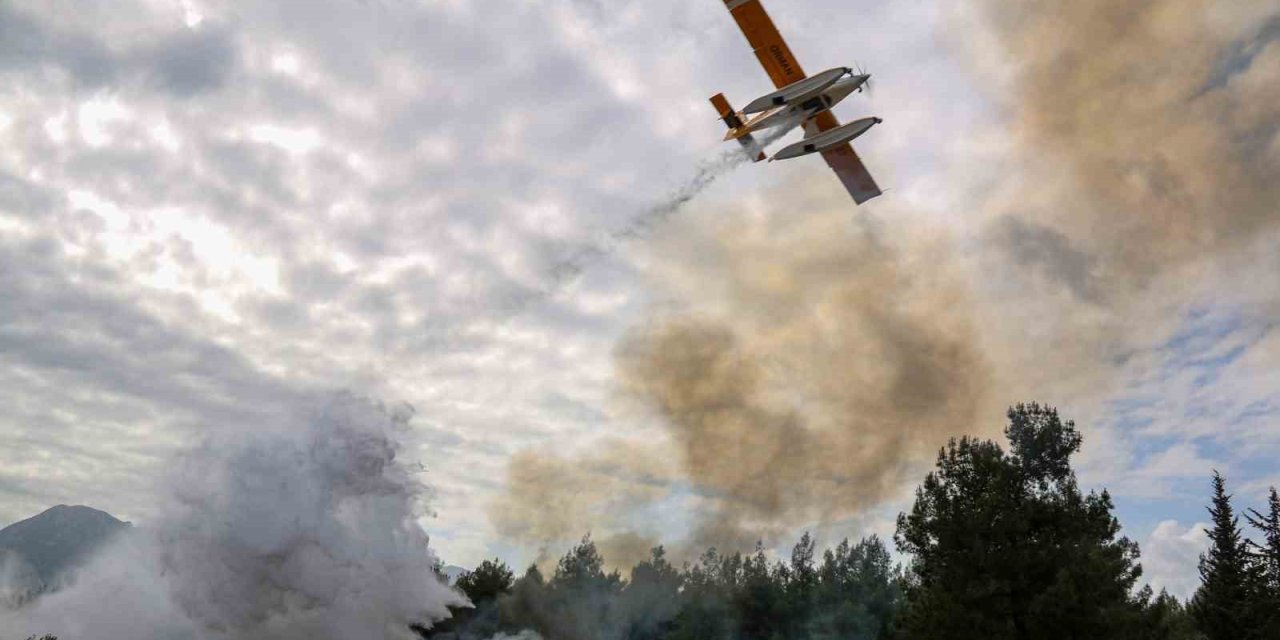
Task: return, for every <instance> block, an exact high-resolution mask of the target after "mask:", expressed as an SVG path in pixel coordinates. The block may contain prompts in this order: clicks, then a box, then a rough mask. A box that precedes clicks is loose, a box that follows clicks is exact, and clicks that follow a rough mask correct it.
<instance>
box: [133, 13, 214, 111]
mask: <svg viewBox="0 0 1280 640" xmlns="http://www.w3.org/2000/svg"><path fill="white" fill-rule="evenodd" d="M136 55H137V58H136V59H137V60H138V61H139V62H140V63H141V65H142V66H143V67H146V68H150V69H151V70H152V71H151V73H150V75H151V77H152V79H153V81H154V82H155V84H156V85H157V86H158V87H160V88H161V89H163V90H165V91H168V92H170V93H172V94H173V95H176V96H179V97H183V98H189V97H192V96H195V95H198V94H201V93H204V92H206V91H211V90H214V89H217V88H219V87H221V86H222V84H223V83H224V82H226V80H227V77H228V76H229V75H230V73H231V71H232V69H234V67H235V64H236V55H237V52H236V47H235V42H234V40H232V37H231V34H230V32H229V31H228V30H226V29H225V28H209V27H204V28H202V29H200V30H198V31H184V32H179V33H178V34H176V35H171V36H168V37H166V38H165V39H164V41H162V42H161V43H160V44H159V45H157V46H155V47H153V48H151V49H150V50H147V51H143V52H139V53H138V54H136Z"/></svg>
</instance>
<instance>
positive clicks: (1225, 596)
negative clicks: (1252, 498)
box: [1191, 471, 1262, 640]
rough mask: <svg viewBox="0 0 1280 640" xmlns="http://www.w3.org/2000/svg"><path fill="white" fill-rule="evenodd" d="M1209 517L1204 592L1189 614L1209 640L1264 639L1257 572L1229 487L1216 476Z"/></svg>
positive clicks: (1203, 556)
mask: <svg viewBox="0 0 1280 640" xmlns="http://www.w3.org/2000/svg"><path fill="white" fill-rule="evenodd" d="M1209 515H1210V516H1211V517H1212V519H1213V529H1211V530H1210V531H1209V542H1210V546H1209V550H1208V551H1207V552H1206V553H1203V554H1201V555H1200V589H1199V590H1197V591H1196V595H1195V597H1194V598H1193V599H1192V601H1191V613H1192V615H1193V616H1194V618H1195V620H1196V624H1197V626H1199V628H1200V632H1201V633H1203V634H1204V635H1205V637H1206V638H1208V640H1248V639H1250V638H1260V637H1262V636H1260V635H1259V631H1260V629H1258V622H1257V620H1256V617H1255V613H1256V609H1255V601H1256V598H1257V596H1258V587H1259V586H1260V584H1259V583H1260V579H1259V578H1260V576H1259V572H1258V570H1257V569H1258V567H1257V565H1256V564H1255V563H1254V562H1253V558H1252V557H1251V555H1250V553H1249V544H1248V541H1246V540H1245V538H1244V534H1243V533H1242V532H1241V531H1240V519H1239V518H1238V517H1237V516H1236V515H1235V511H1234V509H1232V507H1231V496H1230V495H1229V494H1228V493H1227V486H1226V481H1225V480H1223V478H1222V474H1220V473H1218V472H1217V471H1214V472H1213V504H1212V506H1210V507H1209Z"/></svg>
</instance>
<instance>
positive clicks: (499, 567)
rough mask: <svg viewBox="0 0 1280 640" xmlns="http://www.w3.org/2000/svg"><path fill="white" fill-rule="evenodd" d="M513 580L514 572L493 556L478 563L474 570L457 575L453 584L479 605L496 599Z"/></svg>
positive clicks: (508, 588)
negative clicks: (491, 558)
mask: <svg viewBox="0 0 1280 640" xmlns="http://www.w3.org/2000/svg"><path fill="white" fill-rule="evenodd" d="M513 582H515V574H513V573H512V572H511V569H509V568H508V567H507V564H506V563H505V562H503V561H501V560H499V559H497V558H494V559H493V560H485V561H484V562H482V563H480V566H478V567H476V568H475V570H474V571H468V572H466V573H463V574H462V575H460V576H458V580H457V582H455V583H454V585H453V586H454V587H456V588H457V589H458V590H459V591H461V592H462V593H464V594H466V596H467V599H468V600H470V601H471V603H472V604H474V605H477V606H479V605H480V603H482V602H488V601H492V600H497V599H498V596H500V595H502V594H504V593H507V592H508V591H510V590H511V585H512V583H513Z"/></svg>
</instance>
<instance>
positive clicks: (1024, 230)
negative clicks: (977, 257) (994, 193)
mask: <svg viewBox="0 0 1280 640" xmlns="http://www.w3.org/2000/svg"><path fill="white" fill-rule="evenodd" d="M990 233H991V236H992V238H993V240H994V241H995V242H996V243H998V244H999V245H1000V247H1001V248H1002V249H1003V250H1004V251H1005V252H1006V253H1007V254H1008V256H1009V257H1010V259H1012V260H1013V261H1014V262H1016V263H1017V264H1019V265H1022V266H1024V267H1027V268H1030V269H1035V270H1036V271H1037V272H1038V273H1040V274H1042V275H1043V276H1045V277H1048V278H1050V279H1054V280H1057V281H1059V282H1060V283H1062V284H1063V285H1064V286H1066V287H1067V288H1068V289H1070V290H1071V293H1072V294H1074V295H1075V296H1076V298H1078V299H1080V300H1085V301H1089V302H1099V296H1100V295H1101V293H1100V291H1099V287H1098V284H1097V277H1096V276H1095V275H1094V269H1095V266H1096V262H1095V260H1094V259H1093V258H1092V257H1091V256H1090V255H1089V254H1088V253H1086V252H1085V251H1084V250H1082V249H1078V248H1076V247H1074V246H1073V245H1072V243H1071V240H1070V239H1069V238H1067V237H1066V236H1065V235H1063V234H1062V233H1061V232H1060V231H1057V230H1055V229H1052V228H1050V227H1047V226H1045V225H1042V224H1039V223H1036V222H1032V221H1027V220H1022V219H1019V218H1015V217H1013V216H1004V217H1001V218H999V219H997V220H996V221H994V222H993V223H992V225H991V229H990Z"/></svg>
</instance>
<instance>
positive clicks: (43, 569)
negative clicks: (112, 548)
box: [0, 504, 131, 601]
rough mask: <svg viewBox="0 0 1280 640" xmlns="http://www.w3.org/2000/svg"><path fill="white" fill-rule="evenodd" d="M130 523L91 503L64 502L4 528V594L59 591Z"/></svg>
mask: <svg viewBox="0 0 1280 640" xmlns="http://www.w3.org/2000/svg"><path fill="white" fill-rule="evenodd" d="M130 526H131V525H130V524H129V523H128V522H123V521H120V520H117V519H116V518H115V517H113V516H112V515H111V514H109V513H107V512H105V511H99V510H97V509H92V508H90V507H83V506H70V507H69V506H67V505H64V504H60V505H58V506H56V507H53V508H51V509H49V510H47V511H45V512H43V513H41V514H39V515H36V516H32V517H30V518H27V519H26V520H23V521H21V522H15V523H14V524H11V525H9V526H7V527H5V528H4V529H0V569H3V572H0V593H3V595H6V596H8V597H7V598H5V599H7V600H10V601H21V600H26V599H27V598H28V597H30V596H31V595H35V594H39V593H42V592H44V591H49V590H52V589H57V588H58V587H59V586H61V585H62V584H63V582H64V581H65V580H66V579H67V578H68V577H69V576H70V571H71V570H73V569H74V568H76V567H78V566H80V565H81V564H83V563H84V561H85V560H86V559H88V557H89V555H90V554H92V553H93V552H94V550H96V549H97V548H98V547H100V546H102V545H103V544H104V543H105V542H107V541H108V540H110V539H111V537H112V536H114V535H115V534H117V533H119V532H121V531H124V530H126V529H128V528H129V527H130Z"/></svg>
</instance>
